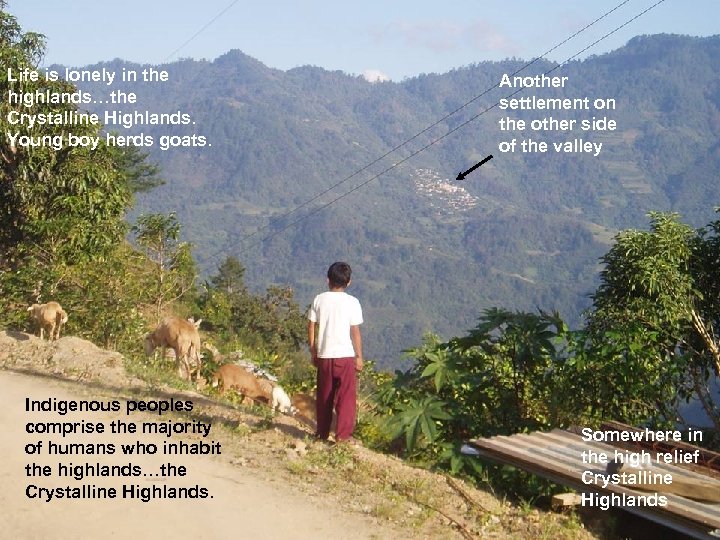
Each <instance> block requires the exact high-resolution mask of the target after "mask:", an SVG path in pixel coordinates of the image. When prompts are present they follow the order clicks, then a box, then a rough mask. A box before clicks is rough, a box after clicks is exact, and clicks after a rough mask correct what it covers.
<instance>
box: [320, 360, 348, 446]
mask: <svg viewBox="0 0 720 540" xmlns="http://www.w3.org/2000/svg"><path fill="white" fill-rule="evenodd" d="M319 363H320V366H319V367H318V371H317V433H316V434H315V435H316V436H317V437H319V438H321V439H327V438H328V435H330V424H331V423H332V414H333V406H334V407H335V410H336V412H337V428H336V429H335V440H337V441H341V440H344V439H349V438H350V437H352V434H353V430H354V429H355V416H356V410H355V409H356V401H357V375H356V372H355V358H353V357H349V358H319Z"/></svg>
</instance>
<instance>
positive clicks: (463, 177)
mask: <svg viewBox="0 0 720 540" xmlns="http://www.w3.org/2000/svg"><path fill="white" fill-rule="evenodd" d="M492 158H493V157H492V154H490V155H489V156H488V157H486V158H485V159H483V160H482V161H480V162H479V163H476V164H475V165H473V166H472V167H470V168H469V169H468V170H467V171H465V172H461V173H460V174H458V175H457V178H456V179H455V180H465V177H466V176H467V175H468V174H470V173H471V172H473V171H474V170H475V169H477V168H478V167H479V166H480V165H483V164H485V163H487V162H488V161H490V160H491V159H492Z"/></svg>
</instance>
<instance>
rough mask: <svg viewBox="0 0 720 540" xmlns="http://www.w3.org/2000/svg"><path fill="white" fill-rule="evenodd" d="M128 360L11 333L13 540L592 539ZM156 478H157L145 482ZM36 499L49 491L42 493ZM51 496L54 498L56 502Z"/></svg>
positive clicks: (4, 382)
mask: <svg viewBox="0 0 720 540" xmlns="http://www.w3.org/2000/svg"><path fill="white" fill-rule="evenodd" d="M123 364H124V359H123V358H122V356H121V355H119V354H118V353H114V352H109V351H105V350H103V349H99V348H98V347H96V346H95V345H93V344H92V343H89V342H87V341H84V340H81V339H79V338H74V337H64V338H62V339H60V340H59V341H57V342H55V343H48V342H44V341H40V340H39V339H38V338H36V337H34V336H30V335H28V334H23V333H19V332H0V368H5V369H4V370H0V388H2V389H3V390H2V392H0V394H1V395H2V398H1V399H2V401H1V402H0V403H2V406H1V407H0V433H2V436H0V452H2V455H3V456H4V459H3V460H2V465H0V481H1V482H2V486H3V487H2V490H0V506H1V507H2V508H3V512H2V515H0V528H1V529H2V534H1V535H0V536H2V537H4V538H21V539H34V538H38V539H40V538H42V539H45V538H59V539H62V538H68V539H70V538H73V539H77V538H80V539H83V538H107V537H112V538H146V537H158V538H163V537H168V538H169V537H173V538H177V539H183V538H194V539H197V538H225V537H231V536H232V537H236V538H251V537H263V538H283V539H286V538H294V539H303V538H308V539H309V538H313V539H314V538H324V537H337V538H350V539H352V538H411V537H412V538H473V537H477V538H533V539H536V538H593V536H592V535H590V534H589V533H588V532H587V531H585V530H584V529H583V528H582V526H581V525H580V524H579V522H578V521H577V520H575V519H573V518H568V517H565V516H559V515H554V514H546V513H543V512H539V511H537V510H532V509H519V508H517V507H514V506H512V505H509V504H507V503H504V502H502V501H499V500H498V499H497V498H495V497H494V496H492V495H491V494H489V493H487V492H484V491H481V490H477V489H474V488H472V487H471V486H468V485H466V484H464V483H462V482H460V481H456V480H449V479H447V478H446V477H444V476H442V475H438V474H434V473H431V472H428V471H424V470H420V469H415V468H412V467H409V466H407V465H405V464H404V463H403V462H402V461H400V460H398V459H396V458H393V457H390V456H385V455H381V454H376V453H374V452H372V451H370V450H368V449H365V448H355V447H342V446H341V447H329V446H327V445H325V444H322V443H316V442H312V441H311V440H309V438H308V436H309V434H310V433H309V430H308V429H307V427H306V426H304V425H303V424H301V423H299V422H297V421H296V420H295V419H293V418H289V417H285V416H276V417H275V418H273V419H272V421H268V418H267V417H266V416H263V415H258V414H253V413H252V411H249V410H245V409H238V408H236V407H234V406H232V405H229V404H226V403H221V402H220V401H218V400H216V399H213V398H212V397H208V396H206V395H203V394H200V393H197V392H191V391H179V390H176V389H172V388H168V387H163V386H161V385H157V384H155V383H152V382H150V383H148V382H146V381H142V380H140V379H137V378H135V377H132V376H129V375H128V374H127V373H126V371H125V369H124V365H123ZM25 398H30V399H34V400H43V399H48V398H58V399H61V400H73V399H74V400H79V399H85V400H89V399H95V400H113V399H120V400H121V402H122V403H123V404H124V403H125V402H124V401H123V400H124V399H134V400H170V399H176V400H177V399H180V400H192V401H193V404H194V407H193V410H192V412H190V413H188V414H182V415H181V414H173V415H167V414H165V415H162V416H158V415H157V414H145V413H143V414H137V413H136V414H133V415H132V416H131V417H127V416H125V414H124V413H125V410H124V405H123V409H122V410H121V412H120V413H92V414H89V413H68V414H67V415H64V416H60V415H58V414H57V413H37V412H36V413H27V412H25ZM116 419H122V420H129V421H133V422H135V423H137V424H138V425H140V424H141V423H142V422H165V421H167V420H168V419H171V420H172V421H173V422H177V421H189V422H195V421H202V422H207V423H211V424H212V429H211V433H210V435H209V436H208V437H207V438H206V439H203V437H202V435H197V434H195V435H193V434H186V435H182V436H175V435H173V436H171V437H165V436H163V435H142V434H137V433H136V434H126V435H122V436H121V435H108V434H91V435H87V434H85V435H75V436H72V437H70V436H68V437H65V438H63V437H62V436H58V435H56V436H49V435H45V434H43V435H37V434H28V433H26V429H25V424H26V423H27V422H49V421H53V422H57V421H62V422H73V421H74V422H80V421H82V420H86V421H93V422H103V423H104V424H105V425H106V426H109V424H110V422H111V421H112V420H116ZM207 439H211V440H213V441H217V442H220V443H221V447H222V454H220V455H214V456H196V455H192V456H166V455H163V454H162V452H158V453H157V454H154V455H141V456H128V455H124V454H123V453H122V452H120V451H119V450H118V451H117V452H116V453H115V454H113V455H104V456H92V455H84V456H83V455H74V456H72V455H61V456H58V455H52V456H49V455H47V454H46V453H41V454H40V455H38V456H29V455H27V454H26V453H25V445H26V444H29V443H36V442H38V441H39V440H43V441H45V443H44V444H45V445H46V446H45V447H47V444H48V442H49V441H51V440H52V441H55V442H57V443H60V444H64V443H68V442H82V443H90V444H92V443H102V442H105V443H107V442H114V443H116V445H117V444H121V443H134V442H136V441H138V440H139V441H142V442H144V443H153V444H156V445H157V446H158V448H162V445H163V443H164V442H165V441H168V442H177V441H178V440H183V441H186V442H190V443H192V442H197V441H200V440H207ZM69 462H72V463H73V464H80V463H85V462H87V463H93V464H94V463H97V462H100V463H102V464H107V465H127V464H129V463H132V464H134V465H139V466H140V467H141V468H142V471H143V476H141V477H133V478H127V477H109V478H108V477H90V478H85V479H83V480H82V481H76V480H74V479H70V478H60V477H58V476H57V474H56V469H57V464H58V463H65V464H67V463H69ZM168 462H171V463H173V464H177V465H183V466H186V467H187V475H186V476H185V477H173V478H168V477H157V476H155V475H156V474H158V471H160V467H161V465H163V464H166V463H168ZM28 463H37V464H39V465H50V466H51V468H52V472H53V474H52V476H50V477H47V478H44V477H28V476H27V475H26V473H25V466H26V464H28ZM145 474H148V475H149V476H144V475H145ZM82 484H91V485H94V486H97V487H108V488H109V487H115V488H116V489H117V490H118V494H120V493H121V490H122V486H123V485H125V484H135V485H137V486H139V487H147V486H152V485H162V484H167V485H168V486H195V485H199V486H202V487H205V488H206V489H207V490H208V493H209V494H210V495H211V496H212V498H210V497H208V498H204V499H172V498H166V499H161V498H156V499H153V500H151V501H149V502H142V501H140V500H138V499H131V498H122V497H121V495H118V498H115V499H61V500H52V501H51V502H44V500H43V499H40V498H28V497H27V494H26V489H27V486H28V485H36V486H39V487H49V488H52V487H66V486H71V487H77V486H80V485H82ZM31 492H32V493H37V490H31ZM43 493H44V492H43Z"/></svg>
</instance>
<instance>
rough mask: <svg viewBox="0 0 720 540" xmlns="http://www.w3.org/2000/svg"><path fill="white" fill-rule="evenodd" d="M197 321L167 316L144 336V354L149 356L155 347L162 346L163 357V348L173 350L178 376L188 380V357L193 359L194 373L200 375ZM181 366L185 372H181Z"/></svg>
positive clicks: (189, 375)
mask: <svg viewBox="0 0 720 540" xmlns="http://www.w3.org/2000/svg"><path fill="white" fill-rule="evenodd" d="M199 323H200V321H198V322H197V323H191V322H189V321H186V320H185V319H180V318H178V317H167V318H165V319H163V320H162V322H161V323H160V325H159V326H158V327H157V328H156V329H155V331H154V332H151V333H149V334H148V335H146V336H145V354H146V355H147V356H150V355H151V354H152V353H153V352H154V351H155V349H156V348H157V347H162V354H163V357H165V348H166V347H170V348H171V349H173V350H174V351H175V361H176V362H177V363H178V372H179V373H180V376H181V377H183V378H185V379H187V380H190V379H191V378H192V377H191V372H190V358H193V359H194V360H195V364H196V370H197V371H196V374H197V376H198V377H199V376H200V368H201V367H202V360H201V358H200V334H199V332H198V329H197V326H198V325H199ZM183 367H184V368H185V374H183Z"/></svg>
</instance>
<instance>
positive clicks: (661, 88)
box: [84, 35, 720, 365]
mask: <svg viewBox="0 0 720 540" xmlns="http://www.w3.org/2000/svg"><path fill="white" fill-rule="evenodd" d="M103 65H104V66H105V67H110V68H112V69H114V70H116V71H120V70H121V68H123V67H125V68H129V69H139V68H140V66H137V65H134V64H128V63H124V62H121V61H119V60H115V61H113V62H110V63H108V64H102V65H98V66H95V67H101V66H103ZM523 65H524V62H522V61H516V60H508V61H504V62H481V63H478V64H475V65H471V66H468V67H464V68H459V69H456V70H453V71H451V72H449V73H445V74H432V75H421V76H419V77H414V78H411V79H406V80H404V81H402V82H400V83H391V82H385V83H376V84H371V83H368V82H367V81H365V80H364V79H363V78H361V77H356V76H350V75H347V74H344V73H341V72H330V71H326V70H323V69H321V68H317V67H308V66H305V67H300V68H295V69H291V70H288V71H280V70H276V69H271V68H268V67H266V66H264V65H263V64H262V63H260V62H258V61H257V60H254V59H252V58H250V57H248V56H246V55H244V54H243V53H241V52H239V51H231V52H229V53H227V54H225V55H223V56H221V57H219V58H217V59H216V60H214V61H212V62H210V61H193V60H182V61H179V62H175V63H173V64H168V65H165V66H161V67H162V68H163V69H166V70H168V71H169V73H170V80H169V81H168V82H165V83H148V84H141V83H132V85H130V84H128V86H127V87H125V88H123V86H122V84H117V85H115V86H113V88H120V89H125V90H127V91H135V92H137V94H138V98H139V99H138V104H137V106H136V108H137V109H139V110H144V109H147V110H150V111H152V112H176V111H178V110H181V111H183V112H188V113H190V114H191V116H192V119H193V120H194V121H195V122H196V125H194V126H192V125H191V126H185V127H182V128H178V129H176V130H175V131H173V133H178V134H187V133H198V134H202V135H204V136H206V137H207V139H208V141H210V142H211V144H212V146H211V147H205V148H197V149H183V150H177V149H174V150H168V151H162V150H160V149H159V148H158V147H157V146H153V147H151V148H150V149H149V150H150V151H151V153H152V156H153V158H154V159H156V160H157V161H158V162H159V163H160V164H161V165H162V167H163V176H164V178H165V179H166V180H167V184H166V185H165V186H163V187H161V188H158V189H156V190H154V191H152V192H151V193H149V194H147V195H144V196H141V197H140V199H139V201H138V209H139V211H143V212H150V211H153V212H167V211H171V210H176V211H177V212H178V216H179V218H180V220H181V222H182V223H183V228H184V232H185V235H186V237H187V238H188V239H189V240H191V241H192V242H193V243H194V244H195V251H194V253H195V255H196V258H197V260H198V261H199V262H200V265H201V267H202V268H203V270H205V271H206V272H209V273H211V272H213V271H214V269H215V268H216V266H217V264H218V263H219V262H220V261H221V259H222V258H223V257H224V256H226V255H230V254H234V255H237V256H238V257H239V258H240V259H241V261H242V262H243V264H244V265H245V266H246V267H247V273H246V277H247V280H248V282H249V283H250V284H251V285H252V286H255V287H257V288H264V287H266V286H267V285H269V284H270V283H271V282H275V283H289V284H291V285H292V286H293V287H294V288H295V289H296V291H297V298H298V300H299V301H300V303H301V304H305V303H307V302H309V301H310V299H311V298H312V295H313V294H314V293H316V292H319V291H320V290H321V289H322V288H323V287H324V278H323V275H324V272H325V269H326V268H327V265H328V264H329V263H331V262H332V261H334V260H337V259H344V260H347V261H348V262H350V263H351V264H352V266H353V269H354V272H355V278H356V279H355V281H354V282H353V287H352V290H351V292H352V293H353V294H355V295H357V296H358V297H359V298H360V300H361V302H362V303H363V306H364V308H365V312H366V320H367V322H366V327H365V329H366V336H367V339H366V342H367V355H368V356H370V357H375V358H378V359H379V360H380V361H381V363H383V364H385V365H388V364H393V363H395V362H396V361H397V359H398V358H399V350H400V349H402V348H405V347H408V346H412V345H414V344H416V343H417V342H418V341H419V337H420V335H421V333H422V332H423V331H425V330H433V331H436V332H438V333H441V334H444V335H446V336H447V335H458V334H460V333H462V332H464V331H465V330H466V329H467V328H469V327H470V326H472V325H473V322H474V320H475V319H476V317H477V316H478V314H479V313H480V311H481V310H482V309H483V308H485V307H489V306H493V305H497V306H504V307H508V308H517V309H528V310H533V309H535V308H536V307H540V308H542V309H543V310H546V311H549V310H553V309H557V310H559V311H560V313H561V314H562V315H563V316H564V317H566V318H567V319H569V320H571V321H577V320H578V318H579V316H580V313H581V311H582V310H583V309H584V308H586V307H587V306H588V305H589V298H588V295H589V294H590V293H591V292H593V291H594V290H595V287H596V285H597V271H598V258H599V257H600V256H601V255H602V254H603V253H605V252H606V251H607V249H608V246H609V242H610V240H611V239H612V236H613V234H614V232H615V231H617V230H619V229H622V228H627V227H644V226H645V223H646V221H647V220H646V217H645V213H646V212H647V211H650V210H676V211H679V212H681V214H682V215H683V219H684V220H686V221H688V222H690V223H692V224H694V225H697V226H700V225H703V224H705V223H707V222H708V221H709V220H710V219H712V208H713V206H714V205H717V204H719V203H720V187H719V185H718V170H720V146H719V145H718V135H719V134H720V80H719V79H718V77H717V73H718V72H720V37H719V36H715V37H710V38H691V37H682V36H669V35H658V36H642V37H637V38H634V39H633V40H631V41H630V42H629V43H628V44H627V45H626V46H625V47H623V48H621V49H618V50H616V51H614V52H612V53H609V54H604V55H601V56H595V57H590V58H588V59H586V60H584V61H581V62H573V63H571V64H569V65H567V66H564V67H562V68H561V69H558V70H556V71H555V72H554V73H553V75H563V76H567V77H569V83H568V85H567V87H566V88H565V89H554V90H552V91H543V92H542V93H541V92H540V91H536V92H535V94H536V95H539V96H540V95H542V96H558V97H584V96H589V97H611V98H615V99H616V100H617V105H618V106H617V110H615V111H611V112H609V113H608V114H607V116H609V117H611V118H613V119H614V120H616V121H617V124H618V129H617V130H616V131H614V132H609V133H607V134H593V135H591V136H589V137H585V138H586V139H590V140H592V141H597V142H603V150H602V153H601V154H600V155H599V156H598V157H592V156H589V155H582V156H577V155H571V156H568V155H564V154H556V153H554V152H549V153H546V154H521V153H514V154H502V153H500V152H498V149H497V145H498V143H499V142H500V141H502V140H507V139H509V138H512V137H521V136H528V133H525V134H520V133H518V132H515V133H513V132H501V131H500V130H499V128H498V125H497V121H498V119H499V118H500V117H501V116H504V115H507V114H506V113H503V112H501V111H498V110H497V108H495V109H492V110H490V111H488V112H487V113H486V114H483V115H482V116H480V117H479V118H478V119H477V120H476V121H474V122H472V123H470V124H468V125H467V126H466V127H464V128H462V129H461V130H459V131H458V132H456V133H454V134H452V135H450V136H449V137H447V138H446V139H444V140H443V141H441V142H440V143H438V144H436V145H433V146H431V147H430V148H428V149H427V150H426V151H423V152H422V153H420V154H418V155H417V156H415V157H413V158H411V159H409V160H408V161H406V162H405V163H403V164H401V165H399V166H398V167H396V168H394V169H392V170H391V171H389V172H388V173H386V174H383V175H382V176H380V177H379V178H378V179H376V180H373V181H371V182H370V183H368V184H367V185H366V186H364V187H362V188H359V189H358V190H357V191H355V192H354V193H352V194H350V195H348V196H347V197H345V198H343V199H341V200H339V201H338V202H337V203H334V204H332V205H331V206H329V207H328V208H327V209H324V210H322V211H321V212H319V213H317V214H315V215H313V216H311V217H309V218H308V219H305V220H303V221H301V222H299V223H297V224H295V225H292V226H290V227H289V228H288V229H287V230H285V231H283V232H280V233H279V234H277V235H276V236H274V237H273V238H271V239H270V240H268V241H267V242H264V243H262V244H261V245H255V244H257V242H258V241H259V239H260V238H262V237H263V236H266V235H267V234H270V233H273V232H274V231H279V230H280V229H281V228H283V227H285V226H286V225H288V224H290V223H291V222H292V221H294V220H295V219H297V218H298V217H300V216H302V215H303V212H305V211H306V210H307V209H304V210H301V211H299V212H297V213H295V214H293V215H291V216H288V217H285V218H281V219H279V220H278V221H277V223H275V224H272V225H270V227H269V228H268V229H267V230H263V231H261V233H259V234H258V235H257V236H254V237H252V238H250V239H249V240H247V241H244V242H239V241H240V240H241V239H242V238H243V237H244V236H245V235H248V234H251V233H253V232H255V231H256V230H257V228H258V227H263V226H267V225H268V223H269V220H270V219H272V218H273V217H279V216H282V214H284V213H286V212H288V211H290V210H292V209H294V208H295V207H296V206H297V205H299V204H302V203H304V202H305V201H307V200H309V199H310V198H312V197H313V196H315V195H316V194H318V193H320V192H322V191H324V190H325V189H327V188H328V187H330V186H333V185H334V184H336V183H338V182H340V181H341V180H343V179H345V178H346V177H348V176H350V175H351V174H352V173H354V172H355V171H357V170H358V169H360V168H362V167H364V166H365V165H367V164H368V163H370V162H372V161H373V160H375V159H376V158H377V157H379V156H381V155H383V154H385V153H386V152H387V151H388V150H389V149H391V148H393V147H394V146H396V145H398V144H400V143H402V142H403V141H405V140H406V139H408V138H410V137H412V136H413V135H415V134H416V133H418V132H420V131H422V130H423V129H424V128H425V127H426V126H428V125H431V124H433V123H434V122H435V121H437V120H438V119H440V118H442V117H443V116H445V115H446V114H448V113H449V112H450V111H453V110H455V109H456V108H457V107H459V106H460V105H462V104H464V103H466V102H467V101H469V100H470V99H472V98H473V97H474V96H476V95H478V94H481V93H482V92H483V91H484V90H486V89H487V88H489V87H491V86H493V85H495V84H497V83H498V82H499V81H500V78H501V76H502V74H504V73H512V72H514V71H515V70H517V69H519V68H520V67H522V66H523ZM553 65H554V64H551V63H547V62H538V63H536V64H534V65H533V66H532V67H531V68H528V69H527V70H525V71H524V72H522V74H523V75H525V74H527V75H531V74H538V73H542V72H545V71H547V70H549V69H550V68H551V67H553ZM84 87H85V88H87V89H89V90H92V91H93V93H97V94H98V95H102V94H103V93H106V92H107V91H108V89H107V88H102V86H101V85H97V86H92V85H85V86H84ZM509 93H510V92H509V91H508V90H507V89H495V90H494V91H492V92H489V93H488V94H487V95H485V96H483V97H481V98H479V99H478V100H476V101H475V102H474V103H473V104H472V105H470V106H468V107H467V108H465V109H463V110H462V111H461V112H460V113H458V114H456V115H453V116H452V117H451V118H449V119H448V120H447V121H445V122H442V123H440V124H439V125H438V126H437V127H435V128H433V129H431V130H429V131H428V132H427V133H425V134H423V135H421V136H420V137H418V138H417V139H416V140H414V141H412V142H411V143H410V144H409V145H407V146H406V147H403V148H402V149H400V150H399V151H398V152H396V153H394V154H392V155H390V156H388V157H387V158H385V159H384V160H381V161H380V162H379V163H377V164H375V165H373V166H371V167H369V168H368V169H367V170H365V171H363V172H362V173H360V174H358V175H356V176H354V177H352V178H351V179H350V180H349V181H348V182H346V183H345V184H343V186H342V187H341V188H338V189H336V190H333V191H332V192H331V193H329V194H328V195H325V196H323V197H321V198H320V199H319V200H318V201H316V202H315V203H314V204H312V205H310V206H309V208H314V207H316V206H317V205H319V204H324V203H327V202H329V201H331V200H332V199H334V198H335V197H337V196H339V195H341V194H342V193H345V192H346V191H349V190H350V189H352V188H354V187H356V186H359V184H361V183H363V182H365V181H367V180H368V179H370V178H371V177H373V176H374V175H375V174H377V173H379V172H381V171H383V170H385V169H386V168H388V167H390V166H391V165H392V164H393V163H396V162H398V161H400V160H402V159H403V158H405V157H407V156H409V155H410V154H411V153H412V152H414V151H416V150H417V149H419V148H421V147H423V146H424V145H426V144H428V142H429V141H431V140H432V139H434V138H436V137H438V136H440V135H442V134H443V133H445V132H447V131H448V130H449V129H452V128H454V127H456V126H458V125H460V124H461V123H462V122H464V121H465V120H467V119H469V118H470V117H471V116H473V115H476V114H478V113H479V112H481V111H483V110H485V109H486V108H488V107H490V106H492V105H493V104H494V103H496V102H497V100H498V99H500V98H502V97H505V96H506V95H508V94H509ZM526 95H531V94H530V93H528V94H526ZM121 109H122V110H123V111H124V112H128V111H130V110H131V107H130V106H123V107H121ZM547 115H550V111H535V112H533V113H532V114H527V115H522V114H518V113H517V111H514V112H513V114H512V115H509V116H513V117H515V118H535V117H539V116H547ZM554 116H555V115H554ZM558 116H559V115H558ZM581 116H582V117H585V116H587V115H585V114H580V113H579V112H578V111H576V112H574V113H573V115H567V117H568V118H571V117H572V118H578V117H581ZM120 131H121V132H122V130H120ZM139 132H143V133H145V134H151V135H156V134H158V133H161V132H164V133H167V132H168V129H167V128H162V129H159V128H157V127H153V126H139V127H136V128H135V129H133V130H129V131H128V133H139ZM532 135H535V134H532ZM537 135H538V137H541V138H544V139H545V140H547V141H562V140H567V139H571V138H573V137H576V136H581V135H579V134H573V135H572V136H568V134H563V133H540V134H537ZM491 153H492V154H493V155H494V156H495V159H493V160H492V161H491V162H489V163H488V164H486V165H484V166H483V167H482V168H481V169H480V170H479V171H477V172H476V173H473V175H471V176H470V177H469V178H468V180H466V181H465V182H463V183H457V182H456V181H455V180H453V179H454V177H455V175H457V173H458V172H460V171H462V170H465V169H467V168H468V167H469V166H471V165H472V164H474V163H475V162H476V161H477V160H479V159H481V158H482V157H484V156H485V155H487V154H491ZM458 188H462V189H463V190H464V191H460V190H458ZM238 242H239V243H238ZM220 251H222V254H221V255H220V256H218V257H216V258H213V259H208V257H209V256H211V255H214V254H216V253H218V252H220Z"/></svg>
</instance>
